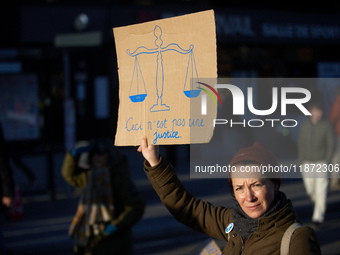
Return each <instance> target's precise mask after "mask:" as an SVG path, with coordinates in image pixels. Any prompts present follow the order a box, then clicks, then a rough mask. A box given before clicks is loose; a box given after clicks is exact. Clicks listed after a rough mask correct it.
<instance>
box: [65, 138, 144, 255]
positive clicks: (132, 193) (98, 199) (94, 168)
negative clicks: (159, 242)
mask: <svg viewBox="0 0 340 255" xmlns="http://www.w3.org/2000/svg"><path fill="white" fill-rule="evenodd" d="M62 176H63V177H64V179H65V180H66V182H68V183H69V184H70V185H72V186H73V187H77V188H79V189H80V190H81V196H80V199H79V204H78V208H77V212H76V214H75V216H74V219H73V221H72V223H71V226H70V228H69V235H70V237H71V238H72V239H73V242H74V248H75V254H77V255H84V254H86V255H88V254H91V255H105V254H107V255H109V254H110V255H111V254H119V255H131V254H133V242H132V227H133V226H134V225H135V224H136V223H137V222H138V221H139V220H140V219H141V218H142V216H143V213H144V207H145V203H144V200H143V198H142V197H141V196H140V194H139V192H138V191H137V189H136V187H135V185H134V183H133V182H132V180H131V178H130V173H129V166H128V161H127V158H126V156H125V155H122V154H121V153H120V151H119V149H118V148H117V147H115V146H114V145H113V143H112V142H111V141H110V140H109V139H105V138H103V139H95V140H93V141H92V142H91V143H90V144H88V143H86V142H85V143H83V144H80V146H79V147H77V148H75V149H73V150H71V151H70V152H68V153H67V154H66V156H65V159H64V163H63V166H62Z"/></svg>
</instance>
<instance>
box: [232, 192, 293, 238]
mask: <svg viewBox="0 0 340 255" xmlns="http://www.w3.org/2000/svg"><path fill="white" fill-rule="evenodd" d="M286 203H287V197H286V195H285V194H284V193H283V192H281V191H278V193H277V194H276V196H275V198H274V200H273V202H272V203H271V205H270V207H269V209H268V210H267V211H266V212H265V213H264V214H263V215H262V216H261V217H260V218H262V217H266V216H269V215H272V214H274V213H276V212H278V211H279V210H280V209H282V208H283V207H284V206H285V205H286ZM232 217H233V219H234V225H235V231H236V232H237V233H238V234H239V235H240V236H242V237H245V238H247V239H249V238H250V236H251V235H252V234H253V233H254V232H255V231H256V230H257V227H258V218H256V219H253V218H250V217H249V216H248V215H247V214H246V213H245V212H244V211H243V210H242V208H241V206H240V205H239V204H238V203H237V204H236V205H235V206H234V208H233V213H232Z"/></svg>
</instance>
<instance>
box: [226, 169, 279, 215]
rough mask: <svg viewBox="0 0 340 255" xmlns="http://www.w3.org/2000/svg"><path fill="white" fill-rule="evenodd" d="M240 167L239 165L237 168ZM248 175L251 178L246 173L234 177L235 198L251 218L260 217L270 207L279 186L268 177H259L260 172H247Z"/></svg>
mask: <svg viewBox="0 0 340 255" xmlns="http://www.w3.org/2000/svg"><path fill="white" fill-rule="evenodd" d="M240 167H241V166H237V169H238V170H239V168H240ZM250 175H251V176H250ZM247 176H249V177H250V178H247V177H245V174H243V177H242V176H238V175H237V176H236V177H233V178H232V184H233V190H234V194H235V198H236V200H237V202H238V203H239V205H240V206H241V208H242V210H243V211H244V212H245V213H246V214H247V215H248V216H249V217H250V218H258V217H260V216H262V215H263V214H264V213H265V212H266V211H267V210H268V209H269V206H270V205H271V203H272V202H273V200H274V196H275V191H277V190H278V187H275V185H274V183H273V182H272V181H271V180H270V179H268V178H259V177H261V176H260V174H257V173H252V174H249V173H247Z"/></svg>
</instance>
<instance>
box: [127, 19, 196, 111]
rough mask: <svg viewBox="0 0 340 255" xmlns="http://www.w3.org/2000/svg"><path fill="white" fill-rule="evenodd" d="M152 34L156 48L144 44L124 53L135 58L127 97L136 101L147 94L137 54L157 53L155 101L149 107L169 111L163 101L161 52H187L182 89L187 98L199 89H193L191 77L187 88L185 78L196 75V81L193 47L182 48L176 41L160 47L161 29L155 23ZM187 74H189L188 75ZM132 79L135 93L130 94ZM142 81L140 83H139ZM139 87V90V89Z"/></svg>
mask: <svg viewBox="0 0 340 255" xmlns="http://www.w3.org/2000/svg"><path fill="white" fill-rule="evenodd" d="M154 35H155V37H156V40H155V45H156V48H154V49H148V48H147V47H145V46H140V47H138V48H137V49H136V50H135V51H134V52H132V53H130V50H129V49H127V50H126V53H127V54H128V55H129V56H131V57H134V58H135V65H134V70H133V74H132V80H131V85H130V94H129V98H130V100H131V101H132V102H134V103H138V102H143V101H144V100H145V98H146V96H147V92H146V88H145V81H144V78H143V74H142V70H141V67H140V65H139V61H138V58H137V56H138V55H141V54H157V68H156V92H157V102H156V104H154V105H153V106H152V107H151V108H150V111H151V112H159V111H169V110H170V106H168V105H166V104H165V103H163V99H162V97H163V89H164V68H163V55H162V53H163V52H166V51H175V52H178V53H180V54H189V60H188V67H187V71H186V77H185V82H184V89H183V92H184V94H185V95H186V96H187V97H188V98H193V97H197V96H198V95H199V94H200V92H201V90H200V89H193V79H191V84H190V86H189V85H188V86H189V89H187V79H188V77H189V76H190V75H191V78H193V77H196V78H197V81H198V73H197V68H196V62H195V58H194V54H193V48H194V45H192V44H191V45H190V47H189V49H188V50H185V49H182V48H181V47H180V46H179V45H178V44H176V43H170V44H169V45H167V46H165V47H162V45H163V40H162V39H161V37H162V29H161V28H160V27H159V26H158V25H156V26H155V29H154ZM188 75H189V76H188ZM134 80H135V83H136V86H137V94H135V95H131V88H132V86H133V84H134ZM140 83H142V84H140ZM140 87H141V91H140Z"/></svg>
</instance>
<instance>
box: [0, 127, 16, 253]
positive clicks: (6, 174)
mask: <svg viewBox="0 0 340 255" xmlns="http://www.w3.org/2000/svg"><path fill="white" fill-rule="evenodd" d="M13 197H14V180H13V171H12V168H11V167H10V165H9V162H8V155H7V150H6V143H5V139H4V134H3V130H2V125H1V123H0V198H1V206H0V254H6V245H5V241H4V236H3V222H4V213H5V211H6V208H9V207H10V206H11V204H12V200H13Z"/></svg>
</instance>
